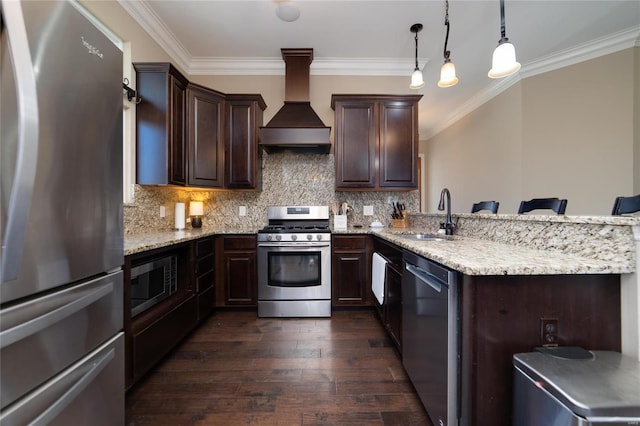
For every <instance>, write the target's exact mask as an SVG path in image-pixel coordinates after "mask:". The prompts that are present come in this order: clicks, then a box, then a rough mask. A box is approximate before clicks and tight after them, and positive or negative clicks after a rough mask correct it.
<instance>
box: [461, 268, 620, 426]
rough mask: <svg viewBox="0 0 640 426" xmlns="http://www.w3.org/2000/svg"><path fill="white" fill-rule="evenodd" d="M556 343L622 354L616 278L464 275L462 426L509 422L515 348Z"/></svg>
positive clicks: (502, 425)
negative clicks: (548, 331)
mask: <svg viewBox="0 0 640 426" xmlns="http://www.w3.org/2000/svg"><path fill="white" fill-rule="evenodd" d="M541 318H555V319H557V321H558V343H559V345H561V346H581V347H584V348H586V349H593V350H611V351H620V349H621V334H620V333H621V329H620V319H621V317H620V275H616V274H612V275H549V276H546V275H545V276H475V277H473V276H467V275H463V277H462V282H461V287H460V360H461V375H460V378H461V395H460V402H461V414H462V416H461V418H462V422H461V423H460V424H461V425H465V426H466V425H478V426H480V425H492V426H508V425H511V424H512V422H511V412H512V395H513V384H512V383H513V363H512V358H513V355H514V354H516V353H521V352H531V351H532V350H533V349H534V348H535V347H538V346H541V345H542V338H541V325H540V319H541Z"/></svg>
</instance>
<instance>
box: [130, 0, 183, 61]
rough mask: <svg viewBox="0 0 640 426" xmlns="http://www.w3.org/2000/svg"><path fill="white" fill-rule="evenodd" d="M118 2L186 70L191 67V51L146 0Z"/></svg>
mask: <svg viewBox="0 0 640 426" xmlns="http://www.w3.org/2000/svg"><path fill="white" fill-rule="evenodd" d="M117 1H118V4H119V5H120V6H122V8H123V9H124V10H125V11H126V12H127V13H128V14H129V15H131V17H132V18H133V19H134V20H135V21H136V22H137V23H138V24H139V25H140V26H141V27H142V28H143V29H144V30H145V31H146V32H147V33H148V34H149V35H150V36H151V38H153V39H154V40H155V41H156V43H158V45H159V46H160V47H161V48H162V49H163V50H164V51H165V52H167V54H168V55H169V57H170V58H171V59H172V60H173V61H175V62H176V65H178V67H180V68H182V69H183V70H185V71H188V70H189V68H190V63H191V61H192V56H191V53H189V51H188V50H187V49H186V48H185V47H184V46H183V45H182V43H180V41H179V40H178V39H177V38H176V37H175V36H174V35H173V33H172V32H171V30H169V28H168V27H167V26H166V25H165V24H164V22H163V21H162V19H160V18H159V17H158V15H156V13H155V12H154V11H153V9H151V7H150V6H149V4H148V3H147V2H146V1H144V0H140V1H130V0H117Z"/></svg>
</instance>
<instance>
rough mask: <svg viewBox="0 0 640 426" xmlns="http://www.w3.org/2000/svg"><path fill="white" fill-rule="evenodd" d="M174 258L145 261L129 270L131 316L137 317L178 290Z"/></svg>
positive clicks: (166, 257) (175, 259)
mask: <svg viewBox="0 0 640 426" xmlns="http://www.w3.org/2000/svg"><path fill="white" fill-rule="evenodd" d="M177 264H178V259H177V257H176V256H164V257H159V258H154V259H151V260H147V261H145V262H143V263H140V264H137V265H134V266H132V268H131V315H132V316H134V315H137V314H139V313H140V312H143V311H145V310H147V309H149V308H150V307H152V306H153V305H155V304H157V303H159V302H160V301H162V300H164V299H166V298H167V297H169V296H171V295H172V294H174V293H175V292H176V291H177V289H178V284H177V269H178V268H177Z"/></svg>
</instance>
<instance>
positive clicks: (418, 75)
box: [409, 69, 424, 89]
mask: <svg viewBox="0 0 640 426" xmlns="http://www.w3.org/2000/svg"><path fill="white" fill-rule="evenodd" d="M422 86H424V79H423V78H422V71H420V70H419V69H416V70H415V71H414V72H413V73H412V74H411V84H410V85H409V88H410V89H419V88H421V87H422Z"/></svg>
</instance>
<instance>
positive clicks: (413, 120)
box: [378, 100, 418, 188]
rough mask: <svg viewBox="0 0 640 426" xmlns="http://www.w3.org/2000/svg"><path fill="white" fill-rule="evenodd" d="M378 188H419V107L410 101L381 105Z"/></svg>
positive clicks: (390, 102)
mask: <svg viewBox="0 0 640 426" xmlns="http://www.w3.org/2000/svg"><path fill="white" fill-rule="evenodd" d="M379 137H380V145H379V157H380V159H379V175H378V186H379V187H381V188H417V187H418V184H417V183H418V167H417V160H418V104H417V102H411V101H397V100H394V101H385V102H381V103H380V136H379Z"/></svg>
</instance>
